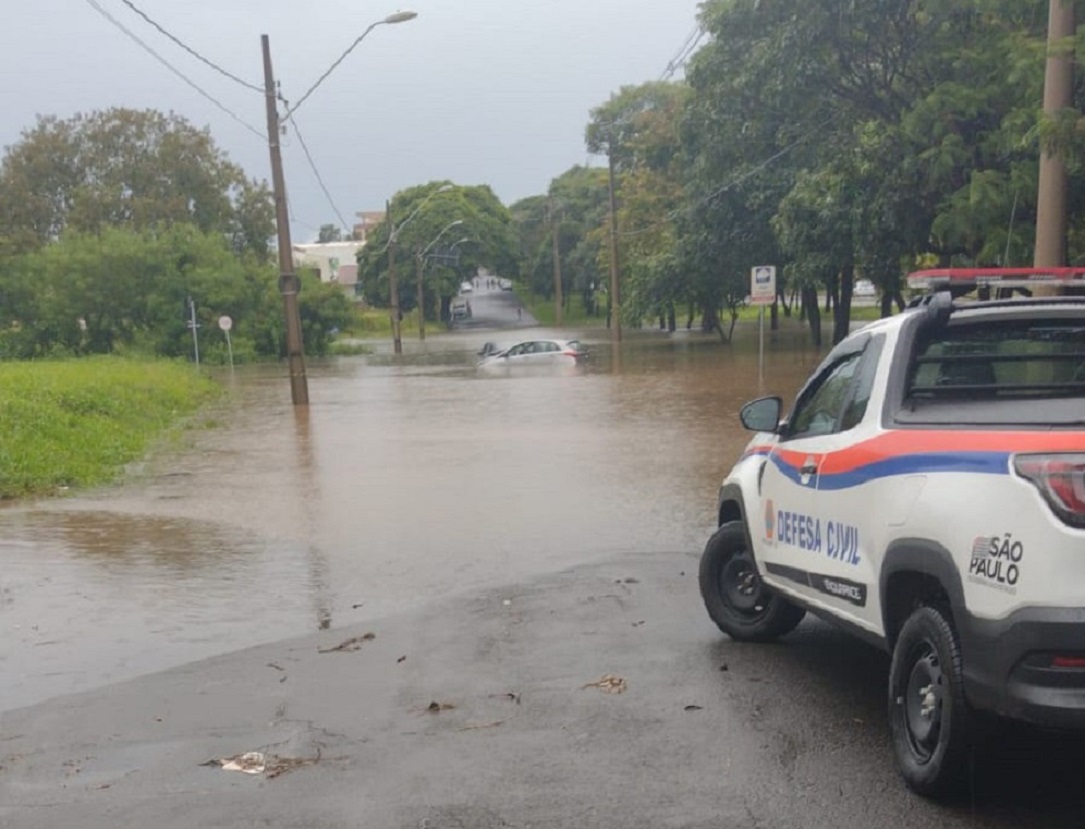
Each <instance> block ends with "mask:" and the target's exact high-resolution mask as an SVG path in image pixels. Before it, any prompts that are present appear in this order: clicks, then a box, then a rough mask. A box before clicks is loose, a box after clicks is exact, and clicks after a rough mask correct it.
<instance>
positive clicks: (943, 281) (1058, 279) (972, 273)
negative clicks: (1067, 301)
mask: <svg viewBox="0 0 1085 829" xmlns="http://www.w3.org/2000/svg"><path fill="white" fill-rule="evenodd" d="M1037 285H1085V268H936V269H933V270H926V271H915V272H914V273H910V274H908V287H909V288H914V289H916V290H927V291H948V290H954V291H956V292H961V291H964V292H967V291H968V290H970V289H974V288H980V287H987V286H990V287H994V288H1034V287H1036V286H1037Z"/></svg>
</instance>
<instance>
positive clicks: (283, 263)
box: [260, 12, 417, 406]
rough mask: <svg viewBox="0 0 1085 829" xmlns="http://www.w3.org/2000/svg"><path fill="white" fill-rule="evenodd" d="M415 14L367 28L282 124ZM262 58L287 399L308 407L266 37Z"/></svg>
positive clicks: (402, 14) (394, 16) (397, 16)
mask: <svg viewBox="0 0 1085 829" xmlns="http://www.w3.org/2000/svg"><path fill="white" fill-rule="evenodd" d="M415 17H417V15H416V14H415V13H414V12H396V13H395V14H390V15H388V16H387V17H386V18H384V19H383V20H379V21H377V22H376V23H373V24H372V25H370V26H369V28H367V29H366V30H365V31H364V32H362V34H361V35H359V36H358V37H357V38H356V39H355V40H354V42H353V43H352V44H351V45H350V47H349V48H348V49H347V50H346V51H345V52H343V54H342V55H340V56H339V58H338V59H337V60H336V61H335V63H333V64H332V65H331V66H330V67H329V68H328V70H327V71H326V72H325V73H324V74H323V75H321V76H320V77H319V78H318V79H317V82H316V83H314V84H313V85H312V86H311V87H309V91H308V92H306V93H305V94H304V95H302V96H301V98H300V99H299V100H298V102H297V103H296V104H294V106H293V107H291V108H289V109H287V111H286V113H285V115H284V116H283V119H282V120H283V121H286V120H289V119H290V118H291V117H293V115H294V113H295V112H296V111H297V109H298V107H299V106H301V104H302V103H303V102H304V101H305V99H306V98H308V97H309V96H310V95H311V94H313V91H314V90H315V89H316V88H317V87H318V86H320V84H321V82H323V80H324V79H325V78H326V77H328V75H330V74H331V72H332V70H333V69H335V67H337V66H338V65H339V64H340V63H342V61H343V59H344V58H346V56H347V55H349V54H350V53H351V51H352V50H353V49H354V47H355V46H357V45H358V44H359V43H361V42H362V40H363V39H364V38H365V36H366V35H367V34H369V33H370V32H371V31H373V29H375V28H376V27H377V26H381V25H385V24H392V23H403V22H405V21H407V20H412V19H414V18H415ZM260 44H261V47H262V50H263V55H264V96H265V99H266V103H267V140H268V153H269V154H270V156H271V184H272V189H273V191H274V195H275V229H276V235H277V238H278V245H279V293H280V294H281V295H282V298H283V314H284V316H285V317H286V355H287V359H288V361H289V363H290V397H291V400H293V402H294V405H295V406H306V405H308V404H309V382H308V380H307V379H306V377H305V355H304V350H303V346H302V340H301V315H300V313H299V312H298V289H299V287H300V284H299V282H298V277H297V274H295V273H294V254H293V246H292V245H291V244H290V221H289V218H288V216H287V209H286V183H285V179H284V177H283V159H282V148H281V145H280V143H279V128H280V119H279V109H278V106H277V104H276V100H275V97H276V96H275V75H274V73H273V72H272V70H271V46H270V41H269V39H268V36H267V35H261V36H260Z"/></svg>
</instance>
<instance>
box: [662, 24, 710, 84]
mask: <svg viewBox="0 0 1085 829" xmlns="http://www.w3.org/2000/svg"><path fill="white" fill-rule="evenodd" d="M704 36H705V31H704V29H702V28H701V24H700V23H697V24H696V25H694V27H693V30H692V31H691V32H690V33H689V34H688V35H686V39H685V41H683V43H682V45H681V47H679V49H678V51H677V52H676V53H675V55H674V57H673V58H671V59H670V60H669V61H667V66H666V68H664V70H663V72H662V73H661V74H660V76H659V79H660V80H661V81H669V80H670V79H671V78H672V77H673V76H674V73H675V72H677V71H678V70H679V69H681V68H682V66H683V65H684V64H685V62H686V61H687V60H689V58H690V55H692V54H693V53H694V52H695V51H696V49H697V47H698V46H699V45H700V43H701V40H702V39H703V38H704Z"/></svg>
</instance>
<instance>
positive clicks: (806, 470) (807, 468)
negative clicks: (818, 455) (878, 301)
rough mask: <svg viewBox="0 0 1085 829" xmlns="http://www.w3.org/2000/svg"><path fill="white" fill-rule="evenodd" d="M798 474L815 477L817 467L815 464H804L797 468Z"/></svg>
mask: <svg viewBox="0 0 1085 829" xmlns="http://www.w3.org/2000/svg"><path fill="white" fill-rule="evenodd" d="M799 473H800V474H802V475H817V474H818V465H817V464H816V463H806V464H803V465H802V466H800V467H799Z"/></svg>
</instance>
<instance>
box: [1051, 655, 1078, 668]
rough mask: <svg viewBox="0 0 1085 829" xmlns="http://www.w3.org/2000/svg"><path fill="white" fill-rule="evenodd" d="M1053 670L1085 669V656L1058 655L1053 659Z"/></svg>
mask: <svg viewBox="0 0 1085 829" xmlns="http://www.w3.org/2000/svg"><path fill="white" fill-rule="evenodd" d="M1051 667H1052V668H1085V656H1073V655H1067V654H1056V655H1055V656H1052V657H1051Z"/></svg>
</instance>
